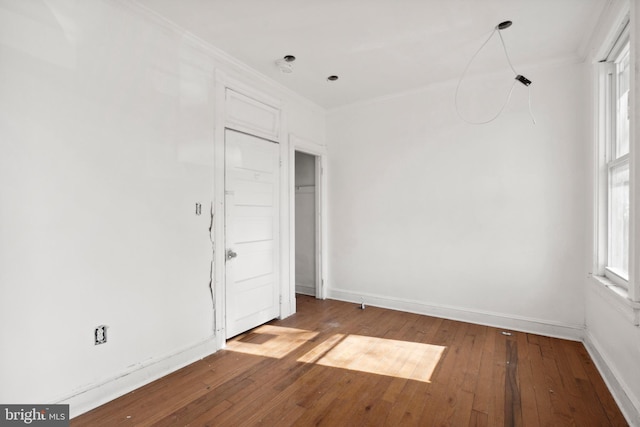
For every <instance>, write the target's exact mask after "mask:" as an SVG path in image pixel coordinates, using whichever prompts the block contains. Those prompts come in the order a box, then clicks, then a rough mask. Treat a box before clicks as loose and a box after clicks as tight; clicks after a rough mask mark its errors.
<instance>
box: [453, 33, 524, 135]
mask: <svg viewBox="0 0 640 427" xmlns="http://www.w3.org/2000/svg"><path fill="white" fill-rule="evenodd" d="M511 25H512V22H511V21H504V22H501V23H499V24H498V25H496V26H495V28H494V29H493V31H492V32H491V34H490V35H489V37H487V39H486V40H485V41H484V43H482V44H481V45H480V47H479V48H478V50H476V52H475V53H474V54H473V56H472V57H471V59H470V60H469V62H468V63H467V65H466V67H464V71H463V72H462V75H461V76H460V79H459V80H458V84H457V85H456V94H455V107H456V113H457V114H458V117H460V118H461V119H462V120H463V121H465V122H466V123H469V124H473V125H483V124H487V123H491V122H492V121H494V120H495V119H497V118H498V117H499V116H500V114H502V112H503V111H504V109H505V108H506V106H507V104H508V103H509V100H510V99H511V94H512V93H513V89H514V87H515V85H516V81H518V82H520V83H522V84H523V85H525V86H526V87H527V89H528V96H529V115H530V116H531V120H532V121H533V124H534V125H535V124H536V119H535V117H534V115H533V109H532V107H531V80H529V79H528V78H526V77H525V76H523V75H522V74H519V73H518V72H517V71H516V69H515V67H514V66H513V64H512V63H511V58H510V57H509V52H508V51H507V45H506V44H505V43H504V39H503V38H502V34H501V31H502V30H505V29H507V28H509V27H510V26H511ZM496 32H497V33H498V36H500V42H501V44H502V49H503V50H504V55H505V57H506V58H507V62H508V63H509V67H510V68H511V71H513V73H514V74H515V78H514V82H513V84H512V85H511V88H510V89H509V92H508V93H507V96H506V98H505V100H504V103H503V104H502V106H501V107H500V109H499V110H498V112H497V113H496V114H495V115H494V116H492V117H491V118H490V119H488V120H484V121H480V122H473V121H471V120H468V119H466V118H465V117H463V116H462V114H460V108H459V107H458V93H459V92H460V86H461V85H462V81H463V80H464V78H465V76H466V75H467V71H469V67H470V66H471V63H473V60H474V59H476V56H478V54H479V53H480V51H481V50H482V49H483V48H484V47H485V46H486V45H487V43H489V40H491V39H492V38H493V36H494V35H495V34H496Z"/></svg>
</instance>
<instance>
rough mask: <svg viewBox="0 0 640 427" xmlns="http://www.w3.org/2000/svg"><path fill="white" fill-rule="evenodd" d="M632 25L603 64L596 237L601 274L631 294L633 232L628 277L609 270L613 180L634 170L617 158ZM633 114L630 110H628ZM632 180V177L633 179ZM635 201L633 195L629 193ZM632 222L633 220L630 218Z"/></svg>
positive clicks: (625, 157) (626, 160)
mask: <svg viewBox="0 0 640 427" xmlns="http://www.w3.org/2000/svg"><path fill="white" fill-rule="evenodd" d="M630 49H631V47H630V23H629V21H628V20H627V21H626V22H625V23H624V24H623V25H622V29H621V31H620V32H619V33H618V36H617V38H616V40H615V42H614V43H613V46H612V47H611V49H610V50H609V52H608V53H607V55H606V57H605V59H604V60H602V61H600V62H601V67H600V85H599V86H600V87H599V92H600V97H599V99H600V100H599V110H600V123H601V129H602V130H603V132H600V136H599V138H598V139H599V141H598V145H599V149H598V154H599V155H598V157H599V159H598V163H599V171H600V173H599V183H598V186H597V189H598V192H599V197H598V199H599V205H600V206H599V207H598V212H599V214H600V220H599V223H598V224H597V228H598V229H597V230H596V236H598V238H599V239H598V240H600V242H601V243H600V244H599V247H598V253H597V256H596V258H597V260H596V264H597V266H598V268H597V274H598V275H599V276H602V277H605V278H606V279H608V281H610V282H611V283H613V284H614V285H616V286H618V287H621V288H622V289H624V290H625V291H626V292H628V291H629V274H630V271H629V270H630V267H631V261H632V260H631V245H632V239H631V237H632V236H631V235H630V232H629V235H628V236H627V240H628V242H629V244H628V248H627V258H628V259H627V265H628V270H627V277H624V275H623V274H620V273H622V272H620V271H618V270H617V269H615V268H614V267H611V266H609V261H610V258H609V256H610V254H611V238H610V236H611V234H612V233H611V227H612V221H611V215H610V212H611V209H612V200H611V199H612V197H611V195H612V191H611V181H612V179H611V176H612V171H613V170H614V169H617V168H620V167H621V166H625V165H626V166H627V167H628V168H630V166H631V165H630V163H631V161H630V159H631V155H630V153H629V152H627V153H626V154H624V155H622V156H619V157H616V154H617V151H616V150H617V135H618V130H619V127H618V124H619V122H618V117H617V116H618V108H617V104H618V91H619V79H618V67H617V65H618V63H620V62H621V60H622V58H623V57H624V56H625V55H630ZM630 100H631V94H630V96H629V97H628V102H630ZM627 110H628V111H629V110H630V106H629V107H628V108H627ZM630 179H631V177H630ZM629 198H631V193H629ZM630 221H631V218H630Z"/></svg>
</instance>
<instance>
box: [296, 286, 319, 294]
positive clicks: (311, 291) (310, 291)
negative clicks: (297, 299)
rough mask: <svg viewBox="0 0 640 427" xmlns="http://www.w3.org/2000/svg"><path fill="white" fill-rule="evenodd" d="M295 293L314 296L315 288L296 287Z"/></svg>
mask: <svg viewBox="0 0 640 427" xmlns="http://www.w3.org/2000/svg"><path fill="white" fill-rule="evenodd" d="M296 293H297V294H302V295H309V296H311V297H315V296H316V288H315V287H313V286H306V285H296Z"/></svg>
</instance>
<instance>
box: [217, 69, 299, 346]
mask: <svg viewBox="0 0 640 427" xmlns="http://www.w3.org/2000/svg"><path fill="white" fill-rule="evenodd" d="M230 90H231V91H233V94H231V96H229V95H230V92H229V91H230ZM243 102H244V103H245V104H246V105H247V106H248V108H249V109H251V108H258V109H263V112H264V113H266V114H267V115H271V116H272V117H273V120H272V122H269V123H267V122H264V121H262V122H261V123H255V122H252V120H251V118H250V117H242V113H241V112H239V111H238V109H237V108H236V107H237V106H238V103H243ZM230 103H235V104H234V106H233V107H230V106H229V104H230ZM281 108H282V102H281V101H280V100H279V99H276V98H274V97H271V96H269V95H267V94H265V93H263V92H261V91H258V90H256V89H254V88H253V87H251V86H249V85H246V84H244V83H242V82H241V81H240V80H237V79H235V78H233V77H229V76H228V75H227V74H226V73H225V72H224V71H222V70H220V69H216V70H215V111H214V115H215V129H214V147H213V148H214V149H213V151H214V152H213V157H214V162H213V163H214V173H213V175H214V177H213V179H214V182H213V202H212V204H211V207H212V209H211V215H212V221H211V224H212V236H213V237H212V239H213V267H212V278H211V279H212V280H211V291H212V295H213V316H212V328H213V337H212V338H213V339H214V341H215V347H216V349H218V350H219V349H222V348H224V347H225V345H226V269H225V262H226V256H225V254H226V250H227V242H226V238H225V208H226V206H225V172H226V171H225V167H226V165H225V163H226V162H225V146H226V141H225V132H226V130H227V129H229V130H234V131H239V132H242V133H246V134H248V135H252V136H255V137H258V138H262V139H266V140H269V141H272V142H274V143H277V144H278V146H279V159H280V166H281V168H280V184H279V185H280V187H279V188H280V207H279V212H280V247H279V259H280V288H279V291H280V304H279V317H286V316H288V315H290V314H293V313H294V312H295V306H293V307H292V305H291V303H290V301H291V299H290V298H285V297H284V296H285V295H287V296H288V295H289V294H291V292H290V289H291V286H290V282H291V280H290V278H289V277H288V273H289V266H288V265H287V262H286V261H288V260H289V257H288V256H287V255H286V251H287V250H288V248H287V247H285V243H288V242H289V237H288V236H286V235H285V232H288V231H289V227H288V224H287V222H288V221H289V216H288V213H289V210H288V209H287V206H286V204H285V202H288V200H287V199H288V198H289V194H288V187H287V182H286V179H284V178H286V177H288V175H287V171H286V170H285V169H283V168H282V166H283V165H288V162H287V156H288V154H289V150H288V149H287V139H286V138H285V137H283V135H286V124H285V123H284V120H282V119H281ZM285 273H286V274H285ZM293 292H294V293H293V295H294V296H295V288H294V289H293ZM294 302H295V300H294Z"/></svg>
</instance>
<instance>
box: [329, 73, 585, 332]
mask: <svg viewBox="0 0 640 427" xmlns="http://www.w3.org/2000/svg"><path fill="white" fill-rule="evenodd" d="M523 73H524V74H525V75H526V76H527V77H529V78H530V79H531V80H533V85H532V89H533V91H534V92H533V95H534V97H533V106H534V109H535V114H536V116H537V121H538V124H537V125H536V126H534V125H533V124H532V122H531V119H530V118H529V115H528V110H527V98H526V90H525V89H524V87H523V86H517V87H516V91H515V92H514V97H513V98H512V100H511V103H510V104H509V107H508V108H507V109H506V110H505V112H504V114H503V115H502V116H501V117H500V118H499V119H498V120H496V121H495V122H493V123H491V124H488V125H484V126H474V125H469V124H466V123H464V122H462V121H461V120H460V119H459V118H458V117H457V116H456V113H455V110H454V108H453V94H454V90H455V84H456V82H455V81H452V82H448V83H443V84H440V85H436V86H433V87H430V88H426V89H425V90H423V91H418V92H414V93H408V94H404V95H399V96H396V97H390V98H385V99H381V100H378V101H375V102H371V103H369V104H362V105H355V106H353V107H351V108H344V109H339V110H335V111H333V112H331V113H330V114H329V116H328V119H327V120H328V139H327V140H328V152H329V160H330V167H331V169H330V175H329V181H330V184H329V186H330V191H329V197H330V199H329V203H330V206H331V211H330V218H329V227H330V234H329V240H330V254H331V257H330V266H331V271H330V273H331V274H330V280H331V286H332V290H331V291H330V295H331V296H333V297H336V298H340V299H347V300H353V301H357V302H359V301H360V298H364V300H365V302H367V301H369V302H371V303H374V304H378V305H386V306H390V307H395V308H401V309H408V310H411V311H417V312H423V313H433V314H437V315H443V316H446V317H454V318H461V319H464V320H471V321H478V322H481V323H490V324H499V325H503V326H506V327H509V326H511V327H514V328H515V327H517V328H520V329H528V330H534V331H538V332H544V333H549V334H555V335H561V336H568V337H571V338H575V339H579V338H580V336H581V330H582V327H583V325H584V289H583V280H582V278H583V277H585V275H586V271H585V269H586V267H585V263H584V259H585V254H586V249H585V247H586V237H585V235H584V231H585V229H586V222H585V211H586V208H587V199H586V188H585V186H584V182H585V180H586V179H587V169H588V168H587V166H588V165H587V163H586V159H587V158H586V155H587V150H588V145H589V144H588V139H587V137H588V123H589V120H588V117H589V110H588V108H587V105H586V104H587V101H588V99H589V98H588V92H586V91H585V88H587V85H588V81H587V73H586V72H585V67H584V65H582V64H574V65H571V64H568V65H567V64H565V65H555V66H551V65H550V66H546V67H544V66H541V67H538V68H535V69H529V70H523ZM506 78H507V81H506V84H507V89H508V86H509V85H510V80H509V77H508V76H507V77H506ZM504 79H505V77H504V76H503V75H499V76H484V77H481V78H479V79H477V80H476V81H475V83H477V84H476V86H475V87H476V88H477V89H476V90H475V91H474V93H473V95H474V96H476V100H475V101H474V100H473V99H472V98H470V97H469V95H468V94H467V95H464V96H467V98H466V100H464V99H463V98H462V97H461V105H464V106H467V107H468V108H467V110H466V111H465V113H466V114H467V116H469V117H472V118H475V119H481V118H483V117H488V116H490V115H491V112H492V111H495V108H496V107H497V106H499V103H500V102H501V101H502V99H503V98H502V95H503V94H504V91H503V90H504V84H505V80H504ZM472 83H473V82H472ZM494 88H500V90H502V91H501V92H499V95H496V94H495V90H493V89H494Z"/></svg>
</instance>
